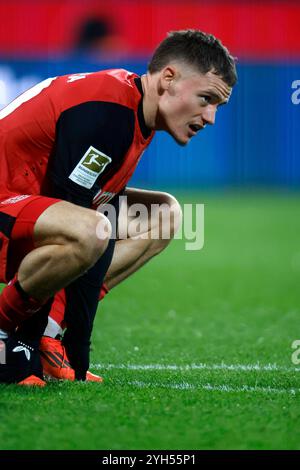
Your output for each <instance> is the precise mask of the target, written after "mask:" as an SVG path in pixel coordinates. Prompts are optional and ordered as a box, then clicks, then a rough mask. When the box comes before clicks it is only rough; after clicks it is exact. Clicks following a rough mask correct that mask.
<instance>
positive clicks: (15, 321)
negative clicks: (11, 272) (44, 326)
mask: <svg viewBox="0 0 300 470" xmlns="http://www.w3.org/2000/svg"><path fill="white" fill-rule="evenodd" d="M44 303H45V302H40V301H38V300H35V299H33V298H32V297H29V295H27V294H26V292H24V291H23V289H22V288H21V286H20V284H19V282H18V279H17V274H16V275H15V277H14V278H13V280H12V281H10V282H9V284H8V285H7V286H6V287H4V289H3V291H2V293H1V295H0V329H1V330H4V331H7V332H10V331H14V330H15V329H16V327H17V326H20V324H21V323H22V322H23V321H24V320H26V319H27V318H29V317H31V315H33V314H34V313H36V312H37V311H38V310H40V308H41V307H42V306H43V305H44Z"/></svg>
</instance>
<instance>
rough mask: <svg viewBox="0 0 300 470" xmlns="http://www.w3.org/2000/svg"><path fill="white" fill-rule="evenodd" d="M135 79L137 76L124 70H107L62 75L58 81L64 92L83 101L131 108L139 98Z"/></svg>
mask: <svg viewBox="0 0 300 470" xmlns="http://www.w3.org/2000/svg"><path fill="white" fill-rule="evenodd" d="M137 78H138V75H136V74H135V73H133V72H130V71H128V70H125V69H108V70H101V71H98V72H88V73H74V74H70V75H63V76H61V77H58V81H59V82H60V85H61V86H63V87H64V89H65V91H66V92H67V90H70V92H71V93H72V94H73V93H76V96H77V97H82V99H83V100H96V101H110V102H115V103H120V104H124V105H127V106H129V107H133V106H134V103H135V101H136V100H137V98H138V97H139V93H138V90H137V87H136V84H135V79H137Z"/></svg>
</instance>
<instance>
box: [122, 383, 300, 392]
mask: <svg viewBox="0 0 300 470" xmlns="http://www.w3.org/2000/svg"><path fill="white" fill-rule="evenodd" d="M122 385H123V383H122ZM126 385H132V386H134V387H140V388H169V389H175V390H206V391H212V392H227V393H230V392H237V393H241V392H246V393H248V392H251V393H274V394H290V395H296V394H299V393H300V389H299V388H273V387H259V386H254V387H253V386H249V385H242V386H240V387H233V386H232V385H227V384H221V385H213V384H210V383H206V384H198V385H195V384H190V383H187V382H183V383H159V382H150V383H147V382H140V381H137V380H135V381H132V382H127V383H126Z"/></svg>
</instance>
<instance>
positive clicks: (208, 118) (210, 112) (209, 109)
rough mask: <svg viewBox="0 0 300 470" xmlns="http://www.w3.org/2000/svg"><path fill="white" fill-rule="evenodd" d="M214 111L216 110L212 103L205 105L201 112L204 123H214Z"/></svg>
mask: <svg viewBox="0 0 300 470" xmlns="http://www.w3.org/2000/svg"><path fill="white" fill-rule="evenodd" d="M216 111H217V108H216V106H214V105H208V106H206V107H205V109H204V111H203V113H202V119H203V122H204V124H210V125H213V124H214V123H215V120H216Z"/></svg>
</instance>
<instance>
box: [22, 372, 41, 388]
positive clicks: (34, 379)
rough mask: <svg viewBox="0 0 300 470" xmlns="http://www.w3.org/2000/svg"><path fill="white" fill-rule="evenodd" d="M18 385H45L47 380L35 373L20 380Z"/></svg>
mask: <svg viewBox="0 0 300 470" xmlns="http://www.w3.org/2000/svg"><path fill="white" fill-rule="evenodd" d="M18 385H26V386H27V387H45V385H46V382H45V381H44V380H42V379H40V378H39V377H36V376H35V375H30V376H29V377H27V378H26V379H24V380H21V382H18Z"/></svg>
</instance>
